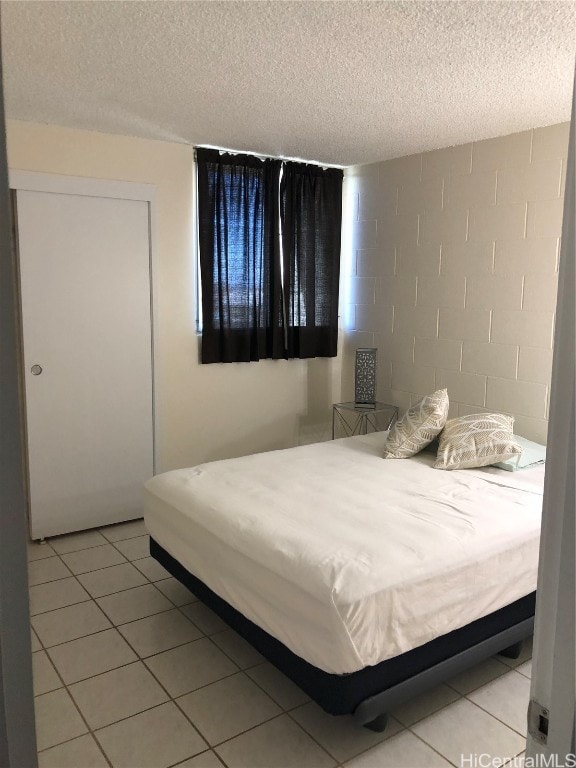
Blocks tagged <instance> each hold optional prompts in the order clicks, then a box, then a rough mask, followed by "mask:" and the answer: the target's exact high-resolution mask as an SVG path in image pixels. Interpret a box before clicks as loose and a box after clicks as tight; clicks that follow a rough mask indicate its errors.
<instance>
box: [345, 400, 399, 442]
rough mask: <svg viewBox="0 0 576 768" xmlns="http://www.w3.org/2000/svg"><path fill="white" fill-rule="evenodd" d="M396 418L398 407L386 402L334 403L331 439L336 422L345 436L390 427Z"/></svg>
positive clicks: (363, 433)
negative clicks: (372, 403) (364, 403)
mask: <svg viewBox="0 0 576 768" xmlns="http://www.w3.org/2000/svg"><path fill="white" fill-rule="evenodd" d="M397 418H398V408H397V407H396V406H395V405H388V404H387V403H378V402H376V403H374V405H359V404H357V403H334V405H333V406H332V440H334V438H335V436H336V424H338V425H339V426H340V427H341V429H342V431H343V432H344V436H345V437H352V436H353V435H366V434H367V433H368V432H381V431H382V430H385V429H390V427H391V426H392V424H394V422H395V421H396V419H397Z"/></svg>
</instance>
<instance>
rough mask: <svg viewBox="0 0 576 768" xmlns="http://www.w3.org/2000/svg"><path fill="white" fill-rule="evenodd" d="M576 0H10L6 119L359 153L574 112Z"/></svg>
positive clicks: (326, 157)
mask: <svg viewBox="0 0 576 768" xmlns="http://www.w3.org/2000/svg"><path fill="white" fill-rule="evenodd" d="M575 41H576V3H575V2H570V1H566V2H547V1H544V2H521V1H512V2H439V1H434V2H378V1H373V2H363V1H362V0H353V1H352V2H347V1H346V0H343V1H341V2H331V1H322V2H315V1H313V0H305V1H304V2H290V1H288V0H286V1H284V0H276V1H275V2H267V1H265V0H264V1H261V2H252V1H246V2H219V1H217V0H209V1H208V2H203V1H196V2H137V1H131V2H67V1H65V2H51V1H50V0H42V1H41V2H3V3H2V47H3V61H4V81H5V98H6V111H7V115H8V117H13V118H18V119H22V120H34V121H39V122H47V123H56V124H60V125H66V126H72V127H77V128H87V129H92V130H98V131H106V132H110V133H121V134H128V135H133V136H143V137H147V138H155V139H167V140H170V141H177V142H186V143H193V144H212V145H216V146H223V147H229V148H236V149H240V150H252V151H256V152H261V153H265V154H276V155H284V156H287V157H301V158H306V159H310V160H318V161H321V162H325V163H333V164H339V165H350V164H354V163H367V162H373V161H376V160H382V159H388V158H390V157H398V156H401V155H406V154H410V153H413V152H418V151H421V150H425V149H435V148H438V147H445V146H448V145H452V144H461V143H465V142H468V141H470V140H473V139H481V138H488V137H491V136H498V135H504V134H507V133H512V132H514V131H520V130H523V129H526V128H532V127H534V126H542V125H550V124H552V123H556V122H561V121H563V120H568V119H569V117H570V100H571V89H572V79H573V74H574V53H575V49H576V42H575Z"/></svg>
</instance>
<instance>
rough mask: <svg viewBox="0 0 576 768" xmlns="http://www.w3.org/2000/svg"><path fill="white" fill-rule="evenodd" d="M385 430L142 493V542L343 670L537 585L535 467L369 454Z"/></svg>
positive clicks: (310, 655)
mask: <svg viewBox="0 0 576 768" xmlns="http://www.w3.org/2000/svg"><path fill="white" fill-rule="evenodd" d="M385 437H386V433H382V432H378V433H374V434H371V435H367V436H362V437H353V438H346V439H342V440H336V441H333V442H326V443H317V444H314V445H307V446H302V447H299V448H292V449H289V450H283V451H271V452H269V453H262V454H256V455H253V456H246V457H242V458H237V459H231V460H226V461H218V462H211V463H208V464H202V465H200V466H197V467H193V468H191V469H181V470H175V471H173V472H167V473H165V474H162V475H158V476H156V477H154V478H152V479H151V480H149V481H148V483H146V499H145V520H146V525H147V527H148V530H149V532H150V534H151V535H152V536H153V538H154V539H156V541H157V542H158V543H159V544H160V545H161V546H162V547H163V548H164V549H165V550H166V551H167V552H169V553H170V554H171V555H172V556H173V557H175V558H176V560H178V561H179V562H180V563H182V565H184V566H185V567H186V568H187V569H188V570H189V571H190V572H191V573H193V574H195V575H196V576H197V577H198V578H199V579H201V580H202V581H203V582H205V583H206V584H207V585H208V586H209V587H210V588H211V589H212V590H213V591H214V592H216V593H217V594H218V595H220V596H221V597H223V598H224V599H225V600H226V601H227V602H229V603H230V604H231V605H233V606H234V607H235V608H237V609H238V610H239V611H240V612H241V613H242V614H244V616H246V617H247V618H249V619H251V620H252V621H253V622H254V623H256V624H258V625H259V626H260V627H262V628H263V629H265V630H266V631H267V632H268V633H270V634H271V635H273V636H275V637H276V638H278V639H279V640H281V641H282V642H283V643H284V644H285V645H286V646H287V647H288V648H290V649H291V650H292V651H294V653H296V654H297V655H299V656H301V657H302V658H304V659H306V660H307V661H309V662H310V663H312V664H314V665H315V666H317V667H319V668H321V669H323V670H325V671H327V672H333V673H339V674H340V673H345V672H353V671H356V670H358V669H360V668H362V667H365V666H369V665H373V664H377V663H378V662H380V661H383V660H384V659H387V658H391V657H393V656H397V655H398V654H400V653H403V652H405V651H408V650H410V649H412V648H415V647H417V646H419V645H423V644H424V643H426V642H428V641H430V640H432V639H433V638H435V637H438V636H439V635H443V634H445V633H447V632H450V631H451V630H453V629H457V628H458V627H461V626H464V625H465V624H468V623H469V622H471V621H474V620H475V619H478V618H480V617H482V616H485V615H487V614H488V613H491V612H492V611H495V610H497V609H499V608H502V607H503V606H505V605H507V604H509V603H511V602H513V601H514V600H517V599H519V598H520V597H523V596H524V595H526V594H528V593H530V592H532V591H533V590H534V589H535V588H536V574H537V564H538V539H539V530H540V516H541V509H542V488H543V479H544V468H543V467H536V468H534V469H529V470H526V471H523V472H516V473H510V472H505V471H503V470H498V469H494V468H492V467H490V468H483V469H477V470H476V469H472V470H470V469H466V470H453V471H442V470H435V469H433V468H432V464H433V461H434V455H433V454H427V453H421V454H419V455H418V456H416V457H413V458H412V459H395V460H394V459H389V460H385V459H383V458H382V451H383V447H384V442H385Z"/></svg>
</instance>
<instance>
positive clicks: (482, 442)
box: [434, 413, 522, 469]
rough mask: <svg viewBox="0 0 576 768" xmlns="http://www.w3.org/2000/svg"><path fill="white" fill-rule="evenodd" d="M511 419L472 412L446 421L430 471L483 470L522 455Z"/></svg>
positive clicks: (511, 417)
mask: <svg viewBox="0 0 576 768" xmlns="http://www.w3.org/2000/svg"><path fill="white" fill-rule="evenodd" d="M513 425H514V417H513V416H504V414H502V413H474V414H471V415H470V416H460V417H459V418H458V419H450V421H447V422H446V426H445V427H444V429H443V431H442V433H441V435H440V444H439V446H438V453H437V455H436V463H435V464H434V469H469V468H471V467H486V466H488V465H489V464H495V463H496V462H497V461H504V460H505V459H509V458H511V457H512V456H517V455H519V454H521V453H522V448H521V446H520V445H519V444H518V443H517V441H516V440H515V439H514V434H513V432H512V427H513Z"/></svg>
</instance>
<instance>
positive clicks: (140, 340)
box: [17, 190, 153, 539]
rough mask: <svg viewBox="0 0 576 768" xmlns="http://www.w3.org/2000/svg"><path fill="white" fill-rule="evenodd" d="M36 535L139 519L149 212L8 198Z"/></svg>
mask: <svg viewBox="0 0 576 768" xmlns="http://www.w3.org/2000/svg"><path fill="white" fill-rule="evenodd" d="M17 226H18V244H19V249H18V250H19V260H20V279H21V293H22V322H23V337H24V338H23V343H24V369H25V392H26V418H27V438H28V462H29V478H30V523H31V536H32V538H34V539H37V538H44V537H46V536H53V535H56V534H60V533H66V532H69V531H76V530H82V529H85V528H91V527H95V526H99V525H105V524H108V523H114V522H119V521H121V520H129V519H132V518H136V517H141V516H142V506H141V497H142V484H143V482H144V481H145V480H147V479H148V478H149V477H151V476H152V474H153V413H152V340H151V311H150V308H151V302H150V242H149V205H148V203H147V202H145V201H142V200H124V199H116V198H114V199H112V198H106V197H99V196H88V195H78V194H56V193H53V192H36V191H23V190H18V192H17Z"/></svg>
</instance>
